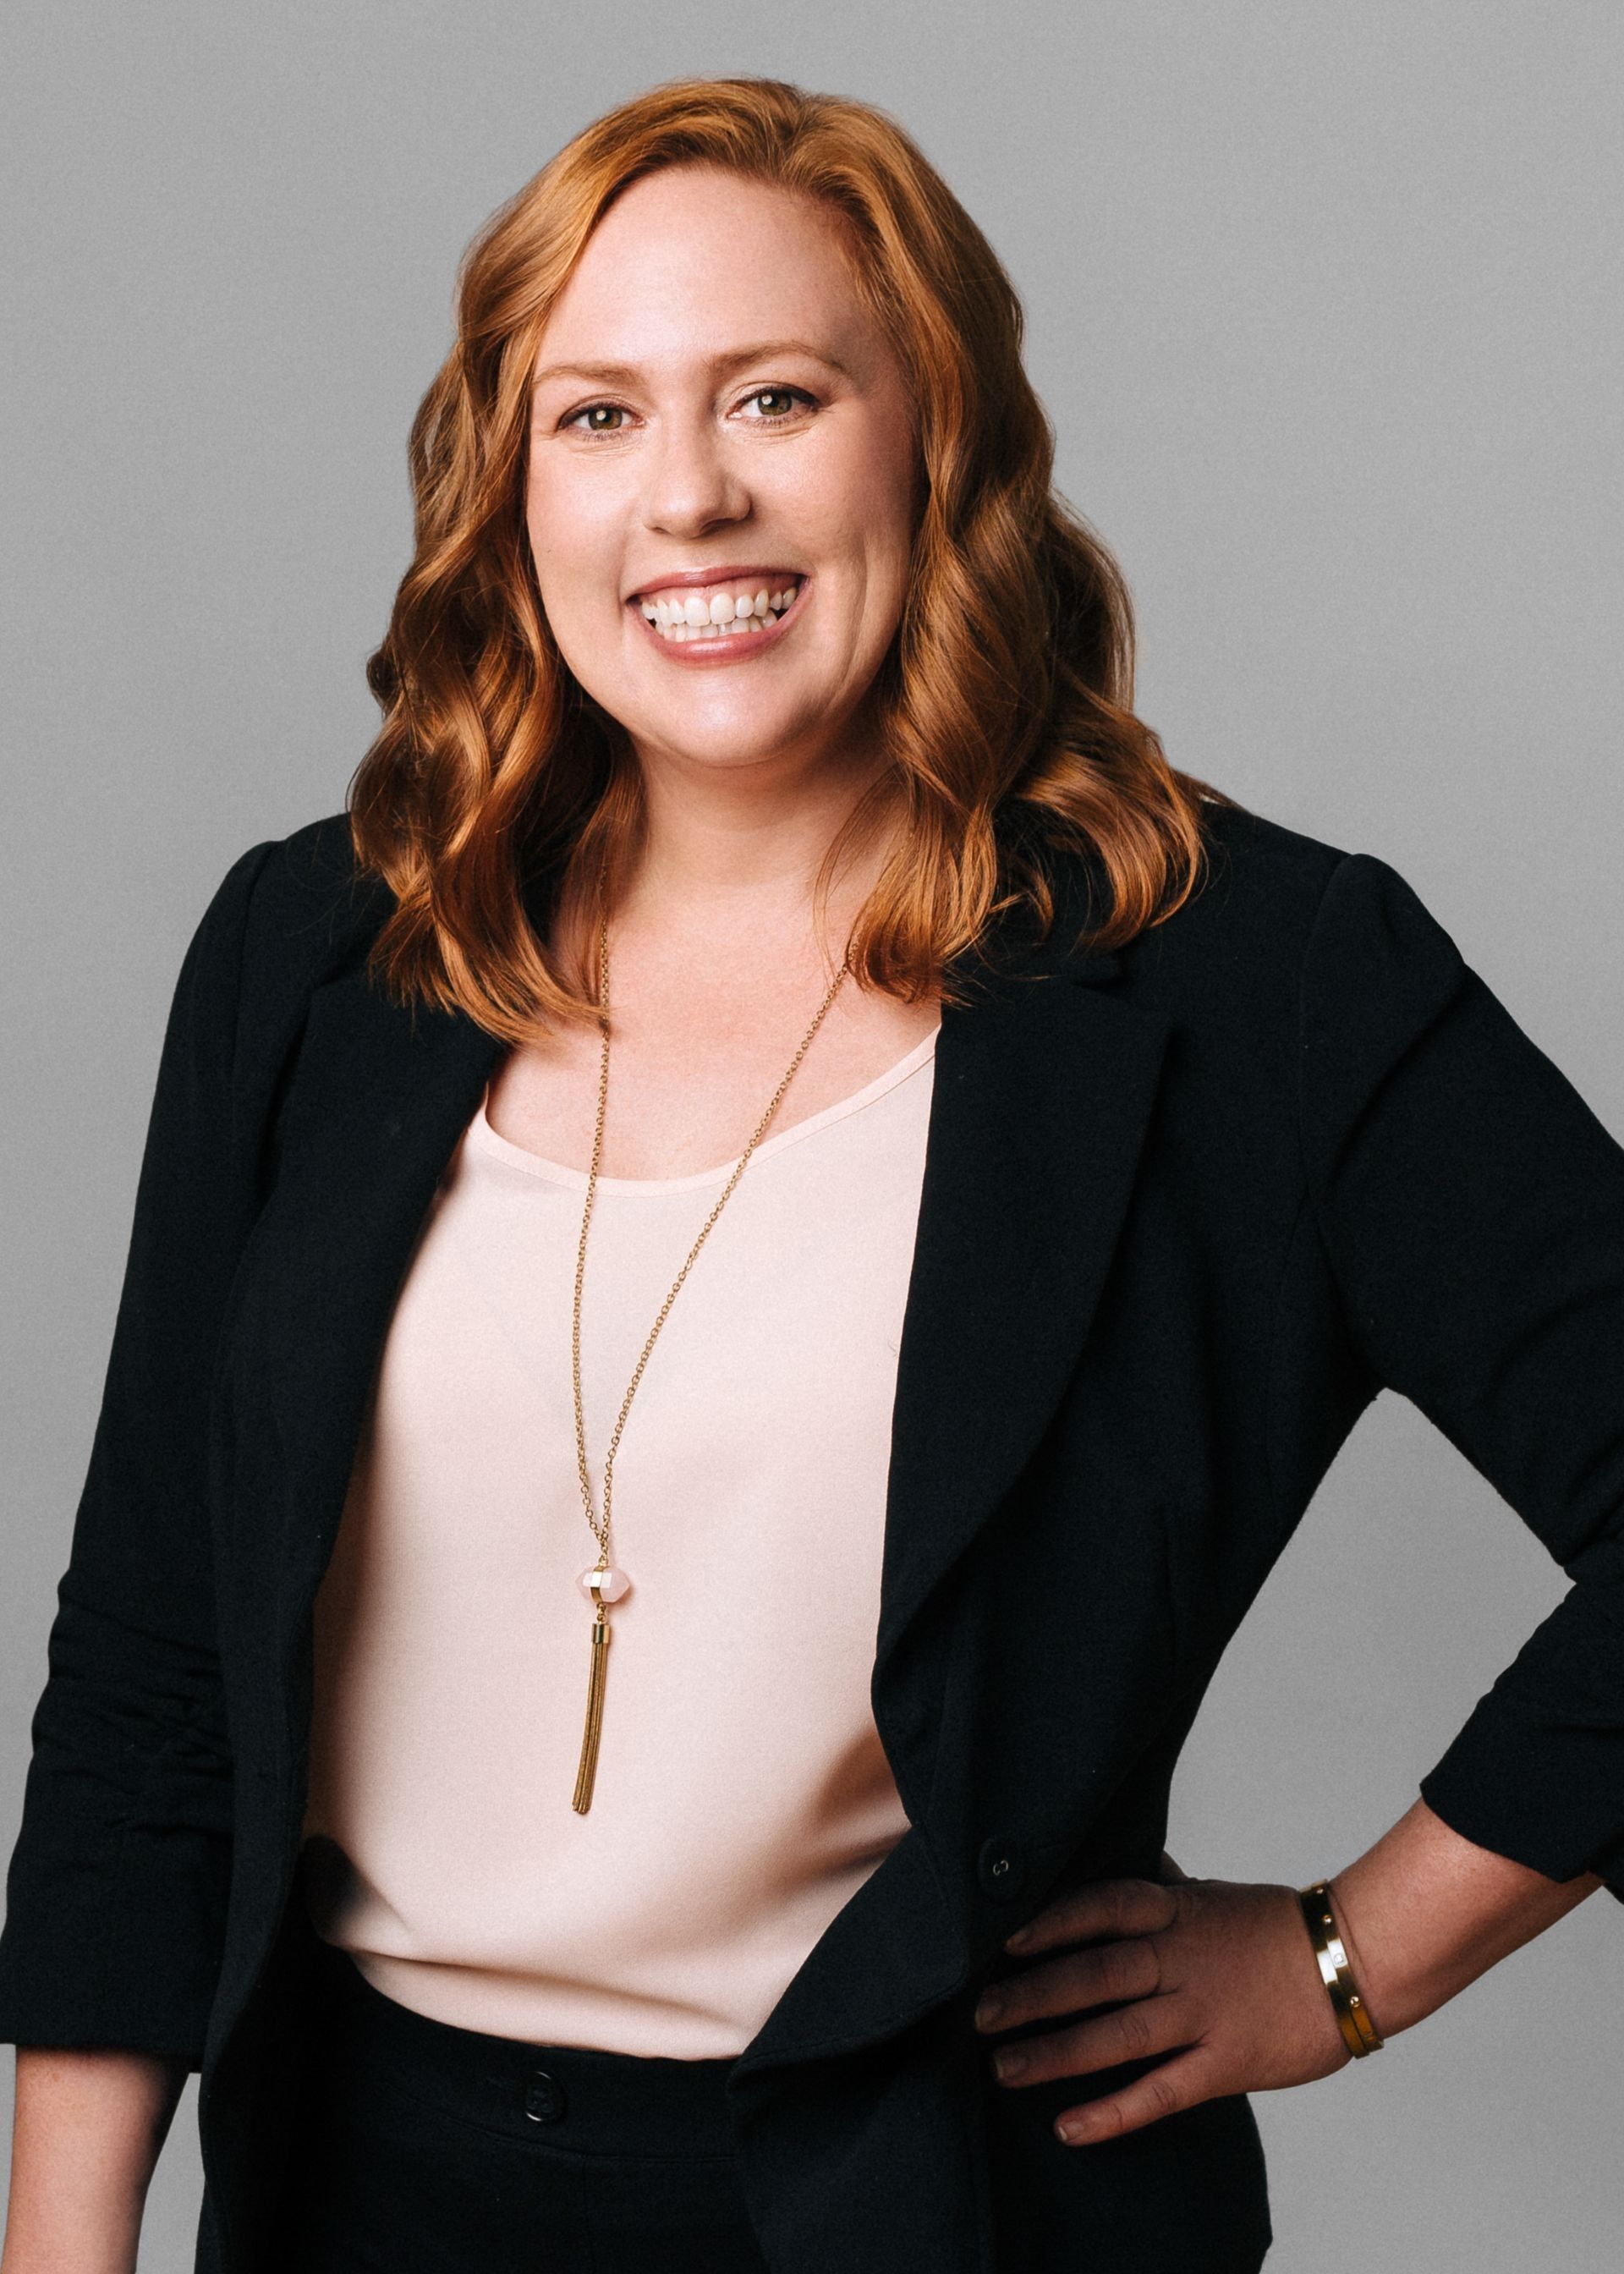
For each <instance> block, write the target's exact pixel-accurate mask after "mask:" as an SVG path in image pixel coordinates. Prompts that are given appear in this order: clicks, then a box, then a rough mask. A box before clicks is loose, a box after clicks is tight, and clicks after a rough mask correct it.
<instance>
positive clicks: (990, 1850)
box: [976, 1834, 1026, 1895]
mask: <svg viewBox="0 0 1624 2274" xmlns="http://www.w3.org/2000/svg"><path fill="white" fill-rule="evenodd" d="M976 1877H977V1878H978V1879H980V1881H981V1885H982V1886H983V1887H984V1888H985V1889H986V1891H987V1893H988V1894H989V1895H1018V1894H1019V1893H1020V1891H1021V1887H1022V1886H1023V1885H1024V1883H1025V1881H1026V1857H1025V1856H1023V1855H1022V1854H1021V1852H1020V1845H1019V1841H1014V1840H1010V1839H1006V1838H1004V1836H1003V1835H1002V1834H995V1835H994V1836H993V1838H992V1839H990V1840H984V1841H982V1842H981V1855H980V1856H979V1857H978V1858H977V1859H976Z"/></svg>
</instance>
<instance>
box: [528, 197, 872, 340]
mask: <svg viewBox="0 0 1624 2274" xmlns="http://www.w3.org/2000/svg"><path fill="white" fill-rule="evenodd" d="M847 229H848V224H847V223H846V222H845V220H844V219H843V217H842V216H841V215H838V214H837V213H834V212H833V211H831V209H830V208H829V207H826V206H823V205H821V204H820V203H818V202H817V201H816V200H813V199H811V198H808V197H805V196H802V195H801V194H800V193H798V192H793V191H787V190H781V189H778V187H776V186H775V185H773V184H769V183H764V182H756V181H750V180H748V179H745V178H743V177H740V176H737V175H733V174H728V173H725V172H723V171H721V170H719V169H715V168H712V167H694V166H681V167H668V168H665V169H663V170H662V171H660V172H658V173H656V174H651V175H647V176H645V177H643V180H641V181H638V182H634V183H633V184H632V185H631V187H630V188H629V189H628V190H625V191H623V192H621V194H620V197H619V198H618V199H617V200H616V201H615V203H614V204H613V206H612V207H610V208H609V211H608V212H607V213H606V214H605V215H604V217H603V219H602V220H601V221H600V222H598V226H597V228H596V229H595V230H593V232H592V234H591V236H590V237H589V239H588V240H587V244H586V246H585V249H584V251H583V252H582V254H581V257H580V259H579V260H578V261H577V262H576V264H575V269H574V271H573V273H572V274H571V275H570V278H569V281H568V283H567V284H566V285H565V287H564V290H563V291H562V292H561V293H560V296H559V298H558V300H557V302H556V303H555V305H554V306H553V312H552V315H551V316H550V318H549V319H548V321H547V325H546V328H545V332H544V333H543V335H542V339H541V343H540V347H539V349H538V362H540V361H545V362H547V363H553V362H556V361H560V360H563V359H567V358H590V359H591V360H593V361H601V362H617V363H628V364H632V363H635V364H646V365H662V364H663V365H678V364H686V363H688V362H693V361H697V360H700V359H702V358H705V357H709V356H711V355H714V354H715V353H716V352H718V350H726V348H728V347H730V346H736V345H742V344H745V343H749V342H752V341H756V340H776V339H799V340H804V341H806V342H807V343H808V345H809V346H813V347H821V348H823V350H824V351H825V352H826V353H828V354H829V355H830V356H831V357H833V358H835V359H836V360H837V361H838V362H840V363H842V364H847V365H850V364H851V363H853V361H854V362H856V363H861V362H863V361H864V360H866V359H867V358H869V357H871V356H873V355H874V354H875V353H876V350H877V349H878V345H879V343H878V339H877V335H876V328H875V327H874V325H873V323H872V320H871V319H870V318H869V316H868V312H867V310H866V309H865V307H864V306H863V304H862V302H861V298H860V297H859V296H858V293H857V290H856V287H855V284H854V282H853V275H852V271H851V267H850V266H849V260H850V255H849V252H848V251H847V249H846V248H847V244H848V242H849V240H848V237H847V234H846V232H847Z"/></svg>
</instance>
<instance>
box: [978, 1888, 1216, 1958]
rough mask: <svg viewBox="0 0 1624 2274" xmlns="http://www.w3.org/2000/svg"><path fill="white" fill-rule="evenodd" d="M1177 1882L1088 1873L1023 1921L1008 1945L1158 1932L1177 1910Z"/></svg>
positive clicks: (1045, 1945) (1038, 1946)
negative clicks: (1096, 1876) (1165, 1883)
mask: <svg viewBox="0 0 1624 2274" xmlns="http://www.w3.org/2000/svg"><path fill="white" fill-rule="evenodd" d="M1179 1904H1180V1896H1179V1892H1178V1886H1177V1883H1175V1884H1174V1885H1173V1886H1163V1885H1162V1881H1161V1880H1160V1879H1086V1880H1084V1881H1083V1883H1082V1885H1081V1886H1076V1887H1068V1888H1067V1889H1066V1891H1065V1892H1064V1894H1059V1895H1056V1897H1055V1899H1054V1901H1052V1902H1050V1903H1049V1904H1048V1905H1046V1906H1045V1908H1044V1909H1042V1910H1041V1911H1040V1912H1039V1913H1038V1915H1037V1916H1036V1917H1035V1918H1034V1919H1032V1920H1030V1921H1029V1922H1028V1923H1027V1924H1026V1925H1025V1926H1024V1927H1018V1928H1017V1929H1016V1931H1015V1932H1014V1933H1013V1934H1012V1935H1011V1936H1010V1937H1009V1939H1007V1941H1006V1942H1005V1944H1004V1948H1005V1949H1006V1950H1022V1951H1025V1950H1052V1949H1053V1948H1054V1946H1055V1945H1056V1943H1060V1942H1080V1941H1082V1940H1083V1939H1085V1938H1086V1937H1088V1936H1099V1935H1116V1934H1156V1933H1159V1932H1160V1931H1161V1930H1162V1928H1163V1927H1168V1926H1170V1925H1171V1924H1173V1921H1174V1919H1175V1918H1176V1917H1177V1916H1178V1912H1179Z"/></svg>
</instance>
